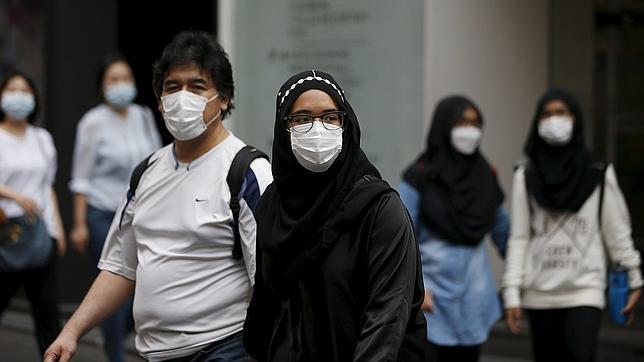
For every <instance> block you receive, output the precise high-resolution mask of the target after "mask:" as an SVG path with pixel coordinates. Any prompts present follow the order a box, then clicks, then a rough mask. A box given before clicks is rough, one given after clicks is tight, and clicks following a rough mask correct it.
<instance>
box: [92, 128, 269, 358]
mask: <svg viewBox="0 0 644 362" xmlns="http://www.w3.org/2000/svg"><path fill="white" fill-rule="evenodd" d="M243 146H244V143H243V142H242V141H241V140H239V139H238V138H236V137H235V136H233V135H232V134H230V135H229V136H228V137H227V138H226V139H225V140H224V141H223V142H222V143H220V144H219V145H217V146H216V147H214V148H213V149H212V150H210V151H208V153H206V154H204V155H203V156H201V157H199V158H198V159H196V160H194V161H193V162H192V163H190V164H182V163H179V162H177V161H176V159H175V156H174V145H169V146H166V147H164V148H162V149H161V150H159V151H157V152H156V153H155V155H154V156H152V158H151V160H150V162H153V163H152V164H150V166H149V167H148V169H147V170H146V172H145V173H144V174H143V176H142V178H141V180H140V183H139V186H138V188H137V189H136V193H135V196H134V197H133V199H132V200H131V201H130V202H129V204H127V208H126V209H125V213H124V214H123V219H122V220H121V219H120V218H121V212H122V208H123V206H124V205H125V202H123V205H122V206H121V209H120V210H118V212H117V213H116V217H115V219H114V222H113V223H112V226H111V229H110V232H109V234H108V236H107V240H106V242H105V246H104V248H103V253H102V255H101V260H100V262H99V268H100V269H102V270H108V271H110V272H113V273H116V274H119V275H121V276H123V277H126V278H128V279H131V280H135V281H136V290H135V296H134V320H135V322H136V323H135V329H136V332H137V336H136V347H137V350H138V351H139V352H140V353H141V354H142V355H143V356H144V357H146V358H148V359H150V360H152V361H155V360H164V359H169V358H177V357H181V356H185V355H189V354H191V353H194V352H196V351H197V350H199V349H200V348H203V346H204V345H206V344H209V343H212V342H214V341H217V340H221V339H223V338H225V337H227V336H230V335H232V334H234V333H237V332H239V331H241V330H242V328H243V323H244V320H245V318H246V309H247V307H248V302H249V299H250V292H251V287H252V283H253V281H254V274H255V230H256V225H255V219H254V216H253V211H252V209H251V207H252V208H254V207H255V206H256V204H257V202H258V201H259V196H260V194H261V193H262V192H264V190H265V189H266V187H267V186H268V185H269V184H270V183H271V182H272V180H273V178H272V175H271V167H270V164H269V163H268V161H267V160H265V159H256V160H254V161H253V163H251V166H250V170H249V172H248V173H247V175H246V178H245V181H244V185H243V186H242V191H241V192H240V206H241V210H240V214H239V222H240V225H239V231H240V234H241V239H242V243H241V244H242V252H243V261H242V260H234V259H233V258H232V249H233V231H232V228H231V226H230V223H231V221H232V211H231V210H230V208H229V205H228V202H229V200H230V190H229V188H228V185H227V183H226V176H227V174H228V170H229V168H230V165H231V163H232V160H233V157H234V156H235V155H236V154H237V152H238V151H239V150H240V149H241V148H242V147H243ZM120 221H121V223H120V227H119V222H120Z"/></svg>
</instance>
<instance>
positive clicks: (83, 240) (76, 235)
mask: <svg viewBox="0 0 644 362" xmlns="http://www.w3.org/2000/svg"><path fill="white" fill-rule="evenodd" d="M69 238H70V239H71V241H72V247H73V248H74V250H76V251H77V252H79V253H80V254H83V255H84V254H85V253H86V252H87V243H88V241H89V231H88V229H87V224H79V225H74V228H72V232H71V234H70V236H69Z"/></svg>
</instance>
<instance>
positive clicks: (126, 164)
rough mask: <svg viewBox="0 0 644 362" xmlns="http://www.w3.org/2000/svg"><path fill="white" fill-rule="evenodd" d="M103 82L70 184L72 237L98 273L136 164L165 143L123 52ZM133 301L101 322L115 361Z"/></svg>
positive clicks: (106, 64) (108, 64)
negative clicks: (139, 101)
mask: <svg viewBox="0 0 644 362" xmlns="http://www.w3.org/2000/svg"><path fill="white" fill-rule="evenodd" d="M97 86H98V90H99V93H100V96H101V99H102V102H101V104H99V105H98V106H96V107H94V108H92V109H90V110H89V111H87V113H85V115H84V116H83V118H81V120H80V122H79V123H78V127H77V131H76V146H75V148H74V160H73V164H72V180H71V182H70V183H69V186H70V189H71V191H72V192H73V194H74V202H73V208H74V217H73V220H74V223H73V228H72V231H71V235H70V239H71V241H72V246H73V247H74V248H75V249H76V250H77V251H78V252H80V253H81V254H87V253H88V251H89V256H90V257H91V260H92V264H93V266H94V267H93V268H92V273H93V274H94V276H96V275H98V268H97V267H96V265H98V261H99V258H100V255H101V251H102V250H103V243H104V242H105V238H106V236H107V232H108V230H109V228H110V225H111V224H112V220H113V219H114V214H115V212H116V209H117V208H118V207H119V204H120V202H121V200H122V198H123V195H124V194H125V191H126V190H127V187H128V181H129V179H130V174H131V173H132V170H133V169H134V167H135V166H136V165H137V164H138V163H139V162H141V160H143V159H144V158H145V157H146V156H148V155H149V154H151V153H152V152H153V151H155V150H157V149H158V148H159V147H161V140H160V136H159V132H158V130H157V127H156V124H155V120H154V116H153V115H152V111H151V110H150V109H149V108H148V107H146V106H143V105H139V104H136V103H133V102H134V99H135V98H136V95H137V89H136V83H135V80H134V75H133V74H132V68H131V67H130V65H129V64H128V63H127V61H126V59H125V58H124V57H123V56H121V55H109V56H107V57H106V58H105V59H104V60H103V63H102V64H101V66H100V68H99V71H98V77H97ZM131 320H132V303H131V302H130V303H126V304H124V305H123V306H121V307H120V308H119V309H118V310H117V311H116V312H115V313H114V314H113V315H112V316H110V317H109V318H107V319H106V320H105V321H104V322H103V323H102V324H101V331H102V332H103V340H104V349H105V353H106V354H107V356H108V358H109V360H110V361H111V362H122V361H124V358H125V352H124V347H123V342H124V340H125V337H126V336H127V333H128V331H129V330H130V329H131V322H130V321H131Z"/></svg>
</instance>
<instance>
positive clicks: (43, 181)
mask: <svg viewBox="0 0 644 362" xmlns="http://www.w3.org/2000/svg"><path fill="white" fill-rule="evenodd" d="M6 122H9V121H6ZM56 165H57V163H56V148H55V146H54V140H53V139H52V137H51V134H49V132H47V130H46V129H44V128H40V127H34V126H32V125H27V130H26V132H25V134H24V136H16V135H14V134H11V133H9V132H7V131H5V130H4V129H0V184H1V185H4V186H6V187H8V188H9V189H11V190H13V191H15V192H18V193H20V194H22V195H25V196H27V197H30V198H31V199H33V200H34V201H35V202H36V204H37V205H38V208H39V209H40V212H41V214H42V215H43V219H44V221H45V224H46V225H47V229H48V230H49V235H50V236H52V237H55V236H56V226H55V222H54V210H53V204H52V199H51V186H52V185H53V183H54V179H55V178H56V167H57V166H56ZM0 208H2V209H3V210H4V212H5V214H6V215H7V217H17V216H22V215H24V213H25V211H24V210H23V209H22V207H20V205H19V204H18V203H17V202H15V201H13V200H9V199H0Z"/></svg>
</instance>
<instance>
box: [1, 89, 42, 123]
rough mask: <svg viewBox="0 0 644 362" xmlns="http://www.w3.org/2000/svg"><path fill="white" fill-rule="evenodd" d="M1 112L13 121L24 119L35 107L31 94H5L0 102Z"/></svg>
mask: <svg viewBox="0 0 644 362" xmlns="http://www.w3.org/2000/svg"><path fill="white" fill-rule="evenodd" d="M0 107H2V111H3V112H4V113H5V114H6V115H7V116H9V119H11V120H14V121H22V120H24V119H26V118H27V117H28V116H29V115H30V114H31V113H32V112H33V111H34V108H35V107H36V101H35V99H34V96H33V94H30V93H25V92H5V93H3V94H2V101H0Z"/></svg>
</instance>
